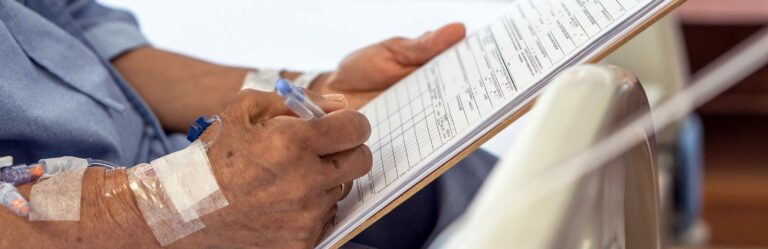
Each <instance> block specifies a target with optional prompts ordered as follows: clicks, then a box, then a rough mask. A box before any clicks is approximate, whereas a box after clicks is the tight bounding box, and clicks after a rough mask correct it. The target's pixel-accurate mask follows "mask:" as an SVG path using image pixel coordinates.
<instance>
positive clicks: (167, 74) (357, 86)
mask: <svg viewBox="0 0 768 249" xmlns="http://www.w3.org/2000/svg"><path fill="white" fill-rule="evenodd" d="M464 32H465V31H464V26H463V25H461V24H451V25H447V26H445V27H443V28H441V29H439V30H437V31H435V32H429V33H426V34H424V35H423V36H421V37H419V38H417V39H405V38H392V39H389V40H387V41H384V42H381V43H377V44H374V45H372V46H369V47H366V48H363V49H361V50H358V51H356V52H354V53H352V54H350V55H349V56H347V57H346V58H345V59H344V60H343V61H342V63H341V64H340V65H339V68H338V70H336V71H334V72H331V73H326V74H323V75H321V76H320V77H318V78H317V79H316V80H315V82H313V84H312V85H311V86H310V89H311V90H314V91H316V92H319V93H321V94H344V95H345V96H346V97H347V100H348V101H349V104H350V107H351V108H352V109H357V108H359V107H361V106H362V105H364V104H365V103H366V102H368V101H369V100H370V99H372V98H373V97H375V96H376V95H378V94H379V93H381V92H382V91H384V90H386V89H387V88H389V86H391V85H392V84H394V83H395V82H397V81H399V80H400V79H402V78H403V77H405V76H407V75H408V74H410V73H411V72H413V71H414V70H416V69H417V68H419V67H420V66H421V65H423V64H424V63H426V62H427V61H429V60H430V59H432V58H433V57H434V56H436V55H437V54H439V53H440V52H442V51H444V50H445V49H447V48H448V47H450V46H452V45H453V44H455V43H456V42H458V41H459V40H461V39H462V38H463V37H464ZM112 62H113V64H114V65H115V67H116V68H117V69H118V71H120V73H121V74H122V75H123V76H124V77H125V78H126V79H127V80H128V82H130V83H131V85H133V86H134V87H135V88H136V90H137V91H138V92H139V94H140V95H141V96H142V97H143V98H144V99H145V100H146V101H147V102H148V103H149V105H150V106H151V108H152V110H153V111H154V112H155V113H156V114H157V116H158V117H159V119H160V121H161V123H162V124H163V125H164V126H165V128H166V129H168V130H172V131H185V129H186V127H187V125H189V123H190V122H191V121H192V120H194V119H195V118H197V117H198V116H200V115H203V114H206V115H207V114H213V113H217V112H220V111H221V110H223V108H224V107H225V106H226V104H227V103H228V102H229V101H230V100H231V99H232V97H233V96H234V95H235V94H236V93H237V92H238V91H239V90H240V88H241V87H242V83H243V79H244V77H245V74H246V73H247V72H248V71H249V70H250V69H246V68H239V67H229V66H222V65H216V64H213V63H208V62H205V61H202V60H198V59H194V58H190V57H187V56H184V55H179V54H175V53H171V52H166V51H162V50H160V49H156V48H152V47H149V46H144V47H140V48H136V49H133V50H130V51H128V52H126V53H124V54H122V55H120V56H117V57H116V58H115V59H114V60H113V61H112ZM298 75H299V73H297V72H284V73H283V77H285V78H288V79H293V78H296V77H298Z"/></svg>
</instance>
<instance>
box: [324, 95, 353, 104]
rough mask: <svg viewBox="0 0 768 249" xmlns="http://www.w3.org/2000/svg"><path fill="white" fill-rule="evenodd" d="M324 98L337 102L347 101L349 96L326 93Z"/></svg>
mask: <svg viewBox="0 0 768 249" xmlns="http://www.w3.org/2000/svg"><path fill="white" fill-rule="evenodd" d="M323 98H325V99H327V100H331V101H336V102H345V101H347V97H344V94H326V95H323Z"/></svg>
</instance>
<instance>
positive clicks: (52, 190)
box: [29, 157, 88, 221]
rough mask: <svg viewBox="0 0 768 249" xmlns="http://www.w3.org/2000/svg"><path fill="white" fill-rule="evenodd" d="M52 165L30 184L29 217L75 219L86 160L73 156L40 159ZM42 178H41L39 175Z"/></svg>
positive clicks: (34, 219) (54, 219)
mask: <svg viewBox="0 0 768 249" xmlns="http://www.w3.org/2000/svg"><path fill="white" fill-rule="evenodd" d="M42 161H44V162H45V164H46V165H47V166H48V169H53V172H46V174H45V175H44V176H46V178H49V179H47V180H41V181H40V182H38V183H36V184H35V185H33V186H32V193H31V194H30V195H31V197H30V201H29V205H30V212H29V220H30V221H78V220H80V197H81V195H82V189H83V176H84V175H85V170H86V169H87V168H88V161H87V160H85V159H81V158H76V157H60V158H51V159H44V160H42ZM41 179H42V178H41Z"/></svg>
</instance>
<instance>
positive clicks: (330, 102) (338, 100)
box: [304, 90, 347, 112]
mask: <svg viewBox="0 0 768 249" xmlns="http://www.w3.org/2000/svg"><path fill="white" fill-rule="evenodd" d="M304 94H305V95H306V96H307V97H309V99H311V100H312V102H314V103H315V104H317V106H319V107H320V108H322V109H323V111H325V112H334V111H338V110H341V109H346V108H347V98H346V97H345V96H344V95H342V94H326V95H320V94H318V93H316V92H313V91H310V90H304Z"/></svg>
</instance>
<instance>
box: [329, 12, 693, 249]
mask: <svg viewBox="0 0 768 249" xmlns="http://www.w3.org/2000/svg"><path fill="white" fill-rule="evenodd" d="M685 1H686V0H671V1H670V2H669V3H668V4H665V5H663V6H658V7H656V8H654V9H653V10H651V11H649V13H653V14H650V15H648V16H645V17H643V18H642V19H641V21H640V22H638V23H636V24H634V25H633V26H632V27H631V28H630V29H627V30H624V31H623V32H621V33H620V34H619V35H618V36H619V37H620V38H618V39H616V40H614V41H613V42H611V43H607V44H604V45H602V46H600V47H597V48H595V49H594V51H595V52H594V53H592V54H588V55H586V59H585V60H583V61H582V62H580V63H597V62H599V61H601V60H602V59H604V58H605V57H607V56H608V55H609V54H611V53H612V52H613V51H615V50H616V49H618V48H619V47H621V46H622V45H624V44H625V43H627V42H628V41H629V40H631V39H632V38H634V37H635V36H637V35H638V34H640V33H641V32H642V31H644V30H645V29H646V28H648V27H650V26H651V25H652V24H654V23H656V22H657V21H658V20H659V19H661V18H663V17H664V16H666V15H668V14H670V13H671V12H672V11H674V10H675V9H676V8H678V7H680V6H681V5H682V4H683V3H685ZM577 64H579V63H577ZM539 92H540V91H539ZM538 94H540V93H537V94H536V95H538ZM535 98H536V97H532V98H531V99H530V100H529V101H528V103H525V104H523V105H521V107H519V109H517V110H516V111H515V112H514V113H513V114H511V115H510V116H509V117H507V118H506V119H504V120H503V121H501V122H500V123H499V124H497V125H495V126H494V127H493V128H491V129H490V130H489V131H488V132H486V133H485V134H483V135H482V136H480V137H479V138H477V139H476V140H475V141H474V142H472V143H471V144H470V145H469V146H468V147H466V148H465V149H464V150H462V151H461V152H459V153H458V154H457V155H455V156H453V157H452V158H451V159H449V160H448V161H447V162H446V163H444V164H443V165H442V166H440V167H439V168H437V169H436V170H434V171H433V172H432V173H430V174H429V175H428V176H426V177H425V178H423V179H422V180H421V181H419V182H418V183H416V184H415V185H413V186H412V187H411V188H409V189H408V190H406V191H405V192H404V193H403V194H401V195H400V196H398V197H397V198H396V199H394V200H393V201H392V202H390V203H389V204H387V205H386V206H385V207H384V208H382V209H381V210H379V211H378V212H376V213H375V214H374V215H373V216H371V217H370V218H369V219H367V220H366V221H365V222H363V223H362V224H361V225H359V226H357V227H356V228H355V229H354V230H352V231H351V232H350V233H348V234H347V235H346V236H344V237H343V238H342V239H341V240H339V241H338V242H337V243H335V244H333V246H332V247H331V248H340V247H341V246H342V245H344V244H346V243H347V242H349V241H350V240H352V238H354V237H355V236H357V235H358V234H360V233H361V232H363V231H364V230H365V229H366V228H368V227H370V226H371V225H372V224H373V223H375V222H376V221H378V220H379V219H381V218H382V217H384V216H385V215H387V214H388V213H389V212H391V211H392V210H394V209H395V208H396V207H397V206H399V205H400V204H402V203H403V202H405V201H406V200H408V198H410V197H412V196H413V195H415V194H416V193H417V192H418V191H420V190H422V189H423V188H424V187H426V186H427V185H429V184H430V183H432V182H433V181H434V180H435V179H437V178H438V177H440V176H441V175H442V174H444V173H445V172H447V171H448V170H450V169H451V168H452V167H453V166H454V165H456V164H457V163H459V162H460V161H461V160H463V159H464V158H466V157H467V156H469V155H470V154H472V153H473V152H474V151H475V150H477V149H479V148H480V146H481V145H483V144H484V143H485V142H487V141H488V140H490V139H491V138H493V137H494V136H496V134H498V133H499V132H501V131H502V130H504V129H505V128H506V127H507V126H509V125H510V124H512V123H513V122H515V121H517V120H518V119H519V118H520V117H522V116H523V115H525V114H526V113H527V112H528V111H529V110H531V108H532V107H533V105H534V103H535Z"/></svg>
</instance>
